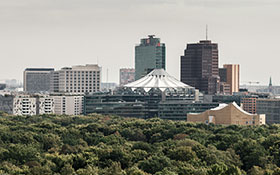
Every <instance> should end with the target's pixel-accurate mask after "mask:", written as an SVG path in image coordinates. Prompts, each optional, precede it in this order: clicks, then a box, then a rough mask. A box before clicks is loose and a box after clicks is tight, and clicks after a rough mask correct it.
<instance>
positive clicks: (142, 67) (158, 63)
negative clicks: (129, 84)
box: [135, 35, 166, 80]
mask: <svg viewBox="0 0 280 175" xmlns="http://www.w3.org/2000/svg"><path fill="white" fill-rule="evenodd" d="M165 64H166V63H165V44H164V43H160V39H159V38H154V35H149V38H144V39H141V43H140V44H139V45H137V46H136V47H135V80H138V79H140V78H141V77H144V76H145V75H147V74H148V73H150V72H151V71H152V70H153V69H165V67H166V66H165Z"/></svg>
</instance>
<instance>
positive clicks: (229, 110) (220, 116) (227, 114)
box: [187, 102, 265, 125]
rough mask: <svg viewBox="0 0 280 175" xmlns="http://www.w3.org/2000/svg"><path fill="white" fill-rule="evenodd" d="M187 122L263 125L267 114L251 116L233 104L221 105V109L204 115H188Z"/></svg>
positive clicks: (215, 109) (206, 112) (218, 108)
mask: <svg viewBox="0 0 280 175" xmlns="http://www.w3.org/2000/svg"><path fill="white" fill-rule="evenodd" d="M187 121H188V122H194V123H206V124H209V123H213V124H222V125H263V124H265V114H260V115H259V114H250V113H248V112H246V111H244V110H243V109H242V108H240V107H239V106H238V105H237V104H236V103H235V102H233V103H231V104H220V106H219V107H217V108H214V109H210V110H207V111H205V112H203V113H199V114H188V115H187Z"/></svg>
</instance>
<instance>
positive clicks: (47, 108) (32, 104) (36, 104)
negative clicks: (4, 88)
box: [13, 95, 54, 115]
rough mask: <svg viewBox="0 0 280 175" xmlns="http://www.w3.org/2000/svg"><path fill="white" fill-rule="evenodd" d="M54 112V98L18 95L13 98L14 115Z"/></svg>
mask: <svg viewBox="0 0 280 175" xmlns="http://www.w3.org/2000/svg"><path fill="white" fill-rule="evenodd" d="M53 113H54V99H53V98H52V97H49V96H30V95H19V96H16V97H15V98H14V99H13V114H14V115H40V114H53Z"/></svg>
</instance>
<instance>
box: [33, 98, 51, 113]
mask: <svg viewBox="0 0 280 175" xmlns="http://www.w3.org/2000/svg"><path fill="white" fill-rule="evenodd" d="M37 114H54V98H53V97H50V96H43V97H39V98H37Z"/></svg>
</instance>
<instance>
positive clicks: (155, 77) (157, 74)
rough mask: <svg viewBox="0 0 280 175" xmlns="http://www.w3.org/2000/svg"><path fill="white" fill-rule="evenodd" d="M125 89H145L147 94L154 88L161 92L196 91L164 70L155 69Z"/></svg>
mask: <svg viewBox="0 0 280 175" xmlns="http://www.w3.org/2000/svg"><path fill="white" fill-rule="evenodd" d="M124 87H129V88H131V89H137V88H143V89H144V90H145V91H146V92H148V91H149V90H150V89H152V88H158V89H160V90H161V91H165V90H166V89H176V90H179V89H194V87H191V86H189V85H187V84H185V83H182V82H180V81H179V80H177V79H176V78H174V77H172V76H170V75H169V74H168V73H167V72H166V71H165V70H163V69H154V70H153V71H152V72H150V73H149V74H148V75H146V76H145V77H143V78H141V79H139V80H137V81H134V82H132V83H129V84H127V85H125V86H124Z"/></svg>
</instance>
